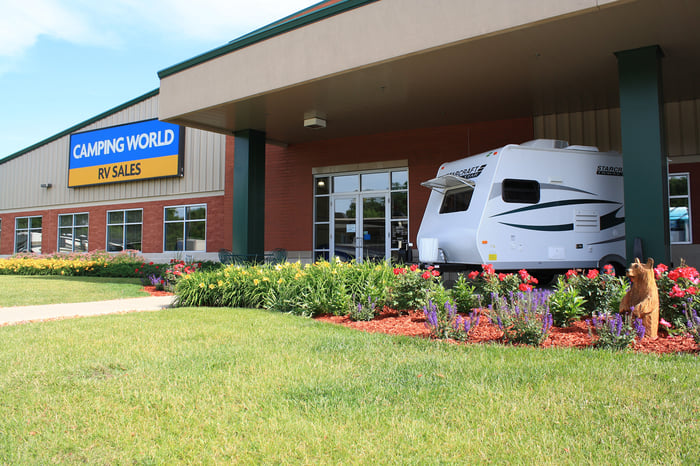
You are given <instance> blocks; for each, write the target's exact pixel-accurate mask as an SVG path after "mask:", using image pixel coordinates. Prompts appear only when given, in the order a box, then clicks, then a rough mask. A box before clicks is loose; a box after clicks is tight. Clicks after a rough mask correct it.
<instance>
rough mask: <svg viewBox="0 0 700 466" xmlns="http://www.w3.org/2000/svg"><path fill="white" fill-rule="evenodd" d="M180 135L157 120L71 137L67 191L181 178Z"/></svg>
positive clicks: (183, 133)
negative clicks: (84, 187)
mask: <svg viewBox="0 0 700 466" xmlns="http://www.w3.org/2000/svg"><path fill="white" fill-rule="evenodd" d="M184 135H185V132H184V129H182V128H181V127H180V126H178V125H173V124H171V123H165V122H162V121H159V120H148V121H141V122H139V123H132V124H128V125H122V126H113V127H111V128H104V129H98V130H94V131H86V132H84V133H75V134H71V137H70V154H69V163H68V187H69V188H74V187H76V186H89V185H96V184H104V183H118V182H122V181H134V180H146V179H149V178H163V177H167V176H181V175H182V159H183V155H184Z"/></svg>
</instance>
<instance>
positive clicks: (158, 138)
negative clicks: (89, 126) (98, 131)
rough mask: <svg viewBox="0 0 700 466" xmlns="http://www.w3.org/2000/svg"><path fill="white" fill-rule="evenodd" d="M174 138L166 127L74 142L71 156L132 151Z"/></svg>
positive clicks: (170, 140)
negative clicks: (80, 142)
mask: <svg viewBox="0 0 700 466" xmlns="http://www.w3.org/2000/svg"><path fill="white" fill-rule="evenodd" d="M174 139H175V132H174V131H173V130H172V129H166V130H165V131H151V132H148V133H141V134H134V135H131V136H126V137H125V136H119V137H118V138H112V139H104V140H102V141H95V142H89V143H87V144H76V145H75V147H73V158H76V159H81V158H83V157H97V156H100V155H109V154H110V153H118V152H124V150H127V151H132V150H136V149H142V150H143V149H150V148H152V147H160V146H168V145H170V144H172V143H173V140H174Z"/></svg>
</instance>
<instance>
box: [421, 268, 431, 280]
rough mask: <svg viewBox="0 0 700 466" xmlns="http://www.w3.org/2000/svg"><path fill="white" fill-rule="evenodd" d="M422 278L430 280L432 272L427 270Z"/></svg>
mask: <svg viewBox="0 0 700 466" xmlns="http://www.w3.org/2000/svg"><path fill="white" fill-rule="evenodd" d="M421 277H423V279H424V280H427V279H429V278H430V272H429V271H427V270H426V271H425V272H423V275H421Z"/></svg>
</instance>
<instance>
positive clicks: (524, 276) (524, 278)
mask: <svg viewBox="0 0 700 466" xmlns="http://www.w3.org/2000/svg"><path fill="white" fill-rule="evenodd" d="M518 275H520V279H521V280H522V281H524V282H526V281H528V277H530V274H529V273H527V270H525V269H520V270H518Z"/></svg>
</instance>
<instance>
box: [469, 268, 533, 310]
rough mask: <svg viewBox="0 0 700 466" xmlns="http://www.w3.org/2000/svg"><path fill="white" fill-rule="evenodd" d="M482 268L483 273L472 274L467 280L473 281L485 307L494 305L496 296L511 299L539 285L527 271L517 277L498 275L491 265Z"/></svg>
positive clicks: (520, 272) (521, 272)
mask: <svg viewBox="0 0 700 466" xmlns="http://www.w3.org/2000/svg"><path fill="white" fill-rule="evenodd" d="M481 268H482V271H481V272H477V271H476V270H475V271H473V272H470V273H469V274H468V275H467V278H468V279H469V280H471V282H472V283H471V284H472V286H473V287H474V292H475V293H476V294H477V295H480V296H481V299H482V301H483V303H484V304H485V305H489V304H492V303H493V302H494V298H495V296H501V297H506V299H510V296H512V295H513V294H514V293H517V292H527V291H531V290H532V289H533V288H534V285H536V284H537V279H536V278H534V277H533V276H532V275H530V274H529V273H528V272H527V270H525V269H523V270H520V271H518V273H517V275H516V274H512V273H508V274H506V273H498V274H497V273H496V271H495V270H494V268H493V265H491V264H483V265H482V266H481Z"/></svg>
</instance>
